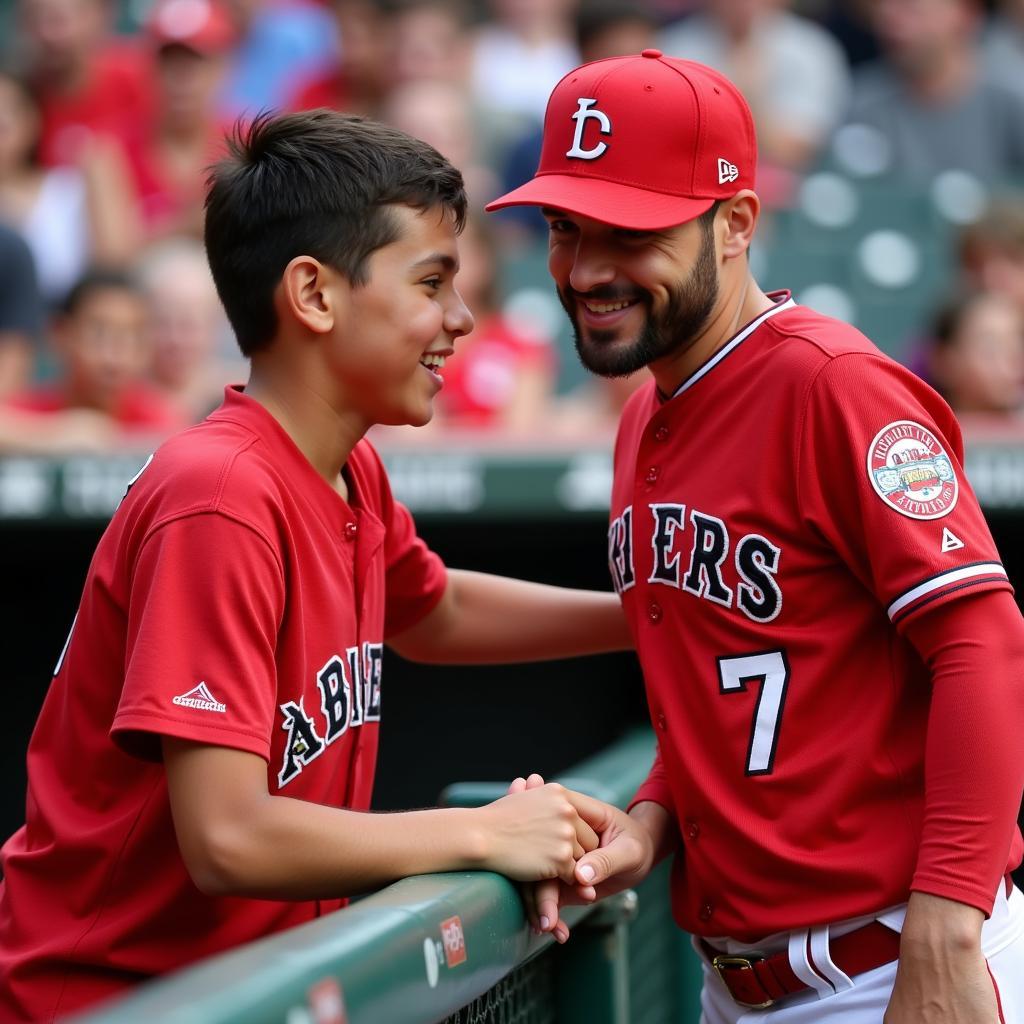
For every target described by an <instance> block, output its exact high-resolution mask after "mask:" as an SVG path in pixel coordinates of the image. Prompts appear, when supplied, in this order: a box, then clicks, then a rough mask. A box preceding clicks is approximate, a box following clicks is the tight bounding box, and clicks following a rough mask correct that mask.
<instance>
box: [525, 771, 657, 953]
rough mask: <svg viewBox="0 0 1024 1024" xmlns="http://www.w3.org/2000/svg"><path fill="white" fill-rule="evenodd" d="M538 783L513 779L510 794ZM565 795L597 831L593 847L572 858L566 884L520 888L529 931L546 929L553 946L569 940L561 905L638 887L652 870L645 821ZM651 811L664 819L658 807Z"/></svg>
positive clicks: (556, 881) (652, 850) (555, 881)
mask: <svg viewBox="0 0 1024 1024" xmlns="http://www.w3.org/2000/svg"><path fill="white" fill-rule="evenodd" d="M542 785H544V780H543V779H542V778H541V777H540V776H539V775H531V776H530V777H529V779H516V780H515V781H514V782H513V783H512V787H511V789H510V792H519V791H521V790H528V789H532V788H536V787H538V786H542ZM566 792H567V795H568V797H569V799H570V800H571V801H572V803H573V805H574V806H575V807H576V810H577V811H578V813H579V814H580V816H581V817H582V818H583V819H584V820H586V822H587V823H588V824H589V825H590V826H591V827H592V828H593V829H594V830H595V832H597V834H598V837H599V840H600V842H599V845H598V848H597V849H595V850H593V851H590V850H588V851H587V853H586V854H585V855H584V856H583V857H581V858H577V860H578V863H577V865H576V870H575V874H574V878H573V879H572V880H571V881H570V882H566V880H565V879H564V878H560V880H559V879H552V880H542V881H539V882H536V883H534V884H531V885H528V886H524V887H523V888H524V893H523V899H524V902H525V904H526V913H527V917H528V918H529V920H530V924H531V925H532V926H533V928H534V929H535V930H539V931H542V932H544V931H550V932H551V933H552V935H553V936H554V938H555V939H556V941H558V942H565V941H566V940H567V939H568V938H569V926H568V925H567V924H566V923H565V922H564V921H563V920H562V919H561V917H560V916H559V910H560V908H561V907H564V906H571V905H573V904H580V903H593V902H594V901H595V900H597V899H603V898H604V897H605V896H610V895H612V894H613V893H616V892H621V891H622V890H623V889H629V888H631V887H632V886H634V885H638V884H639V883H640V882H642V881H643V879H644V878H646V876H647V874H648V873H649V872H650V870H651V868H652V867H653V866H654V861H655V855H656V846H657V844H656V842H655V838H654V835H653V834H652V832H651V831H650V830H649V829H648V828H647V827H645V823H643V822H641V821H640V820H638V819H636V818H634V817H631V816H630V815H628V814H626V812H625V811H622V810H619V809H618V808H617V807H613V806H611V804H606V803H604V802H603V801H601V800H595V799H593V798H592V797H588V796H585V795H583V794H582V793H576V792H574V791H572V790H567V791H566ZM642 806H643V807H648V805H642ZM650 806H653V807H656V805H650ZM655 813H656V814H659V815H664V811H663V810H662V809H661V808H660V807H658V808H656V811H655ZM658 824H659V825H660V822H659V823H658Z"/></svg>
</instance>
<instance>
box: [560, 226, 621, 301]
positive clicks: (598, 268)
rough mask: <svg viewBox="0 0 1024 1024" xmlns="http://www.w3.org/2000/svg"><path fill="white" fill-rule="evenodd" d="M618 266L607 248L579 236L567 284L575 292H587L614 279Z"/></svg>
mask: <svg viewBox="0 0 1024 1024" xmlns="http://www.w3.org/2000/svg"><path fill="white" fill-rule="evenodd" d="M617 273H618V268H617V267H616V265H615V262H614V261H613V260H612V259H611V256H610V254H609V252H608V250H607V249H606V248H605V247H604V246H602V245H599V244H596V243H593V242H589V241H587V240H585V239H584V238H582V237H581V238H580V240H579V241H578V243H577V245H576V251H575V252H574V253H573V258H572V265H571V266H570V268H569V284H570V285H571V287H572V289H573V290H574V291H577V292H583V293H586V292H589V291H593V289H595V288H597V287H600V286H601V285H606V284H611V282H612V281H614V280H615V277H616V275H617Z"/></svg>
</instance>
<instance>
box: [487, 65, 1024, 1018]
mask: <svg viewBox="0 0 1024 1024" xmlns="http://www.w3.org/2000/svg"><path fill="white" fill-rule="evenodd" d="M756 163H757V145H756V141H755V130H754V121H753V118H752V116H751V112H750V109H749V107H748V106H747V104H746V102H745V100H744V99H743V97H742V95H741V93H740V91H739V90H738V89H737V88H736V86H735V85H734V84H733V83H732V82H730V81H729V80H728V79H726V78H725V77H724V76H723V75H721V74H719V73H718V72H715V71H713V70H712V69H711V68H709V67H707V66H705V65H702V64H697V63H695V62H692V61H685V60H678V59H673V58H670V57H666V56H664V55H663V54H662V53H661V52H660V51H659V50H654V49H648V50H644V51H643V52H642V54H641V55H639V56H631V57H621V58H611V59H608V60H603V61H597V62H594V63H591V64H587V65H584V66H583V67H580V68H576V69H575V70H574V71H570V72H569V73H568V74H567V75H566V76H565V77H564V78H563V79H562V80H561V82H559V84H558V85H557V86H556V87H555V90H554V92H553V93H552V94H551V98H550V100H549V102H548V108H547V115H546V118H545V124H544V141H543V147H542V150H541V158H540V166H539V168H538V170H537V174H536V175H535V177H534V178H533V179H532V180H530V181H528V182H527V183H526V184H525V185H522V186H520V187H519V188H517V189H515V190H513V191H512V192H511V193H509V194H507V195H505V196H502V197H501V198H500V199H499V200H497V201H496V202H494V203H493V204H492V207H502V206H506V205H509V204H533V205H537V206H540V207H541V209H542V212H543V213H544V215H545V218H546V219H547V221H548V227H549V233H550V238H549V254H548V267H549V269H550V271H551V275H552V277H553V279H554V281H555V284H556V287H557V290H558V294H559V296H560V298H561V300H562V303H563V305H564V307H565V310H566V313H567V314H568V316H569V319H570V321H571V322H572V325H573V327H574V328H575V333H576V347H577V350H578V352H579V355H580V357H581V360H582V361H583V363H584V364H585V365H586V366H587V367H588V368H589V369H590V370H592V371H593V372H595V373H596V374H598V375H600V376H603V377H623V376H626V375H628V374H631V373H635V372H636V371H638V370H641V369H642V368H644V367H647V368H648V369H649V370H650V373H651V377H652V378H653V379H652V380H651V381H650V382H649V383H645V384H641V385H640V387H639V388H638V389H637V391H636V392H635V393H634V394H633V396H632V397H631V398H630V399H629V400H628V401H627V403H626V406H625V409H624V410H623V413H622V417H621V421H620V425H619V431H618V436H617V439H616V443H615V456H614V478H613V484H612V493H611V501H610V506H611V508H610V517H609V518H610V523H609V533H608V564H609V570H610V574H611V577H612V580H613V583H614V585H615V589H616V591H617V592H618V593H619V595H620V598H621V601H622V605H623V608H624V610H625V613H626V617H627V619H628V620H629V624H630V629H631V632H632V635H633V638H634V640H635V642H636V649H637V654H638V655H639V657H640V662H641V665H642V667H643V671H644V677H645V682H646V687H647V695H648V702H649V705H650V712H651V721H652V724H653V726H654V728H655V734H656V736H657V740H658V752H657V755H656V757H655V759H654V763H653V765H652V768H651V772H650V775H649V777H648V779H647V781H646V782H645V783H644V784H643V786H642V787H641V788H640V790H639V792H638V793H637V794H636V796H635V798H634V800H633V805H632V807H631V808H630V809H629V811H628V813H626V812H623V811H620V810H617V809H614V808H611V807H609V808H607V810H606V812H605V813H606V817H605V820H604V821H603V822H602V823H599V825H598V826H597V830H598V832H599V833H600V834H601V842H600V845H599V848H598V849H596V850H594V851H592V852H591V853H588V854H586V855H585V856H583V857H582V858H580V860H579V861H578V863H577V865H576V870H575V879H576V883H577V884H576V886H574V887H573V888H572V889H567V890H565V891H562V893H561V896H562V899H563V900H564V899H570V900H582V901H589V900H593V899H596V898H597V897H598V896H600V895H604V894H607V893H611V892H615V891H618V890H621V889H625V888H628V887H632V886H634V885H636V884H637V883H638V882H639V881H640V880H641V879H643V878H644V877H645V876H646V875H647V873H648V872H649V871H650V870H651V868H652V866H653V865H654V864H655V863H657V861H658V860H659V859H660V858H663V857H665V856H667V855H668V854H670V853H675V854H676V855H677V856H676V858H675V863H674V865H673V872H672V876H671V901H672V909H673V913H674V916H675V919H676V921H677V923H678V924H679V925H680V926H681V927H682V928H684V929H685V930H686V931H688V932H690V933H691V934H693V935H694V937H695V939H694V946H695V948H696V949H697V951H698V952H699V954H700V955H701V957H702V958H703V964H704V985H703V992H702V997H701V1002H702V1010H703V1017H702V1019H705V1020H706V1021H707V1022H709V1024H740V1022H741V1021H742V1022H749V1021H752V1020H754V1019H755V1017H756V1018H757V1019H764V1020H766V1021H767V1020H771V1022H772V1024H810V1022H814V1024H830V1022H834V1024H877V1022H879V1021H881V1020H883V1019H884V1021H885V1024H922V1022H924V1021H928V1022H930V1024H968V1022H970V1024H982V1022H985V1024H988V1022H991V1024H995V1022H996V1021H997V1020H999V1021H1006V1022H1007V1024H1009V1022H1011V1021H1012V1022H1014V1024H1020V1022H1021V1021H1022V1020H1024V894H1022V893H1021V892H1020V890H1019V889H1017V888H1015V887H1014V885H1013V884H1012V878H1011V874H1010V873H1011V872H1012V871H1014V870H1015V869H1016V868H1017V867H1018V866H1019V865H1020V864H1021V860H1022V855H1024V839H1022V837H1021V832H1020V829H1019V828H1018V826H1017V823H1016V818H1017V812H1018V810H1019V808H1020V802H1021V792H1022V788H1024V759H1022V758H1021V756H1020V734H1021V724H1022V722H1024V686H1021V677H1022V674H1024V621H1022V619H1021V613H1020V611H1019V609H1018V608H1017V606H1016V604H1015V602H1014V600H1013V591H1012V588H1011V586H1010V582H1009V578H1008V575H1007V571H1006V569H1005V568H1004V567H1003V565H1002V564H1001V562H1000V558H999V554H998V552H997V550H996V547H995V544H994V542H993V540H992V536H991V534H990V532H989V530H988V527H987V525H986V523H985V519H984V517H983V515H982V512H981V509H980V507H979V505H978V501H977V499H976V497H975V496H974V494H973V492H972V491H971V488H970V484H969V483H968V481H967V479H966V477H965V476H964V470H963V459H964V452H963V441H962V435H961V430H960V427H959V425H958V424H957V422H956V419H955V418H954V415H953V413H952V411H951V410H950V408H949V406H948V405H947V404H946V403H945V402H944V401H943V400H942V398H940V397H939V395H938V394H936V392H935V391H933V390H932V389H931V388H930V387H928V385H926V384H925V383H924V382H923V381H921V380H920V379H919V378H918V377H917V376H915V375H914V374H913V373H912V372H911V371H910V370H908V369H906V368H905V367H903V366H900V365H899V364H898V363H896V362H894V361H893V360H891V359H889V358H888V357H887V356H885V355H883V353H882V352H880V351H879V350H878V349H877V348H876V347H875V346H874V345H873V344H872V343H871V342H870V341H869V340H868V339H867V338H865V337H864V336H863V335H862V334H860V333H859V332H858V331H856V330H855V329H854V328H853V327H850V326H849V325H847V324H843V323H840V322H839V321H837V320H833V319H831V318H830V317H826V316H823V315H821V314H819V313H816V312H814V311H812V310H810V309H808V308H805V307H801V306H799V305H798V304H797V303H796V302H795V301H794V300H793V298H792V296H791V295H790V293H789V292H775V293H765V292H764V291H763V290H762V289H761V288H760V286H759V285H758V282H757V281H756V280H755V278H754V277H753V275H752V273H751V270H750V264H749V261H748V252H749V249H750V245H751V243H752V241H753V239H754V236H755V233H756V229H757V226H758V220H759V216H760V210H761V203H760V199H759V197H758V194H757V192H756V191H755V190H754V188H755V173H754V172H755V167H756ZM542 781H543V780H540V779H539V778H538V777H534V778H533V779H532V780H523V779H519V780H517V781H516V782H515V783H514V784H513V789H516V790H518V789H524V788H529V787H530V785H531V782H532V783H533V784H540V783H541V782H542ZM559 892H560V890H559V887H558V885H555V886H551V885H550V884H546V883H545V884H542V885H541V886H540V888H539V889H538V890H535V891H534V893H533V896H532V898H531V899H530V900H529V904H530V907H531V916H532V917H533V920H534V921H535V922H537V923H539V925H540V927H541V928H542V929H544V930H549V931H554V932H555V934H556V936H557V937H560V938H562V939H563V940H564V939H565V938H566V937H567V934H568V931H567V929H566V927H565V925H564V923H563V922H561V921H559V918H558V897H559ZM769 1008H770V1011H769V1012H767V1013H765V1014H764V1016H763V1018H762V1015H761V1014H760V1013H754V1014H752V1013H751V1012H750V1011H751V1010H752V1009H757V1010H769Z"/></svg>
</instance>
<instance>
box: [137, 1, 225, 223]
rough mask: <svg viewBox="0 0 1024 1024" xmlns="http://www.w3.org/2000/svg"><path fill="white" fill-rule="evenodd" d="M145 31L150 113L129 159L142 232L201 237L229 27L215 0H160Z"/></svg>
mask: <svg viewBox="0 0 1024 1024" xmlns="http://www.w3.org/2000/svg"><path fill="white" fill-rule="evenodd" d="M149 36H150V39H151V40H152V43H153V46H154V49H155V53H156V69H157V101H156V115H155V118H154V120H153V124H152V126H151V128H150V129H149V131H148V132H147V135H146V138H145V140H144V143H143V145H142V146H141V147H140V158H139V159H138V160H137V161H136V163H135V172H136V180H137V187H138V191H139V197H140V200H141V203H142V211H143V215H144V217H145V222H146V227H147V232H148V234H149V235H150V237H153V236H158V235H168V234H187V235H192V236H195V237H199V236H200V235H201V234H202V226H203V195H204V172H205V168H207V167H209V166H210V165H211V164H212V163H213V162H214V161H215V160H216V158H217V156H218V154H219V152H220V148H221V145H222V138H223V128H224V125H223V124H222V123H221V121H220V119H219V117H218V113H217V109H218V106H217V97H218V94H219V91H220V88H221V83H222V81H223V77H224V73H225V70H226V66H227V64H226V61H227V56H228V54H229V53H230V51H231V47H232V45H233V44H234V41H235V32H234V27H233V25H232V22H231V20H230V18H229V17H228V15H227V13H226V11H225V10H224V8H223V7H221V6H220V5H219V4H218V3H216V2H214V0H162V2H161V3H159V4H158V5H157V7H156V9H155V10H154V12H153V15H152V17H151V19H150V22H149Z"/></svg>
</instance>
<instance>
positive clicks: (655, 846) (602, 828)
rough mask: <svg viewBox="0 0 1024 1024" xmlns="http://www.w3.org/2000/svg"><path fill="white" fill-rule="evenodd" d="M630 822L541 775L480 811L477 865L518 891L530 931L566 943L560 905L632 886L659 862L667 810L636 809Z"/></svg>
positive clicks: (521, 780) (627, 817) (587, 900)
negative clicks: (480, 845) (518, 885)
mask: <svg viewBox="0 0 1024 1024" xmlns="http://www.w3.org/2000/svg"><path fill="white" fill-rule="evenodd" d="M640 808H641V809H642V812H646V814H645V813H641V814H640V815H638V816H636V817H634V816H631V815H628V814H626V813H625V811H622V810H619V808H617V807H613V806H612V805H610V804H607V803H604V802H603V801H601V800H596V799H594V798H593V797H589V796H586V795H585V794H583V793H578V792H576V791H574V790H571V789H566V788H565V787H564V786H561V785H559V784H558V783H545V782H544V780H543V779H542V778H541V777H540V776H539V775H531V776H530V777H529V778H526V779H524V778H518V779H515V780H514V781H513V783H512V785H511V786H510V787H509V792H508V795H507V796H504V797H502V798H501V799H500V800H496V801H494V802H493V803H491V804H488V805H487V806H486V807H481V808H478V810H477V812H476V813H479V814H480V815H481V816H482V819H483V820H482V822H481V824H483V825H484V828H483V830H482V835H483V837H485V838H483V839H482V842H483V844H484V848H483V849H482V850H481V853H482V856H481V857H480V864H481V866H482V867H485V868H487V869H489V870H492V871H498V872H500V873H501V874H504V875H507V876H508V877H509V878H511V879H514V880H516V881H519V882H522V883H525V884H524V885H523V886H522V892H523V899H524V902H525V905H526V915H527V918H528V919H529V922H530V925H531V926H532V927H533V930H534V932H535V933H537V934H540V933H542V932H551V933H552V935H553V936H554V938H555V939H556V940H557V941H558V942H565V941H566V940H567V939H568V938H569V928H568V926H567V925H566V924H565V922H564V921H563V920H562V919H561V916H560V909H561V908H562V907H564V906H569V905H572V904H581V903H592V902H593V901H594V900H597V899H600V898H602V897H604V896H610V895H611V894H612V893H616V892H620V891H621V890H623V889H628V888H631V887H632V886H635V885H638V884H639V883H640V882H641V881H642V880H643V879H644V878H645V877H646V876H647V874H648V872H649V871H650V870H651V868H652V867H653V866H654V864H655V863H656V860H657V859H658V853H659V852H660V851H659V847H660V846H661V845H662V843H661V842H659V834H664V832H665V828H664V826H665V825H666V824H667V817H668V815H667V812H666V811H664V809H663V808H661V807H659V806H658V805H657V804H641V805H640Z"/></svg>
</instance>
